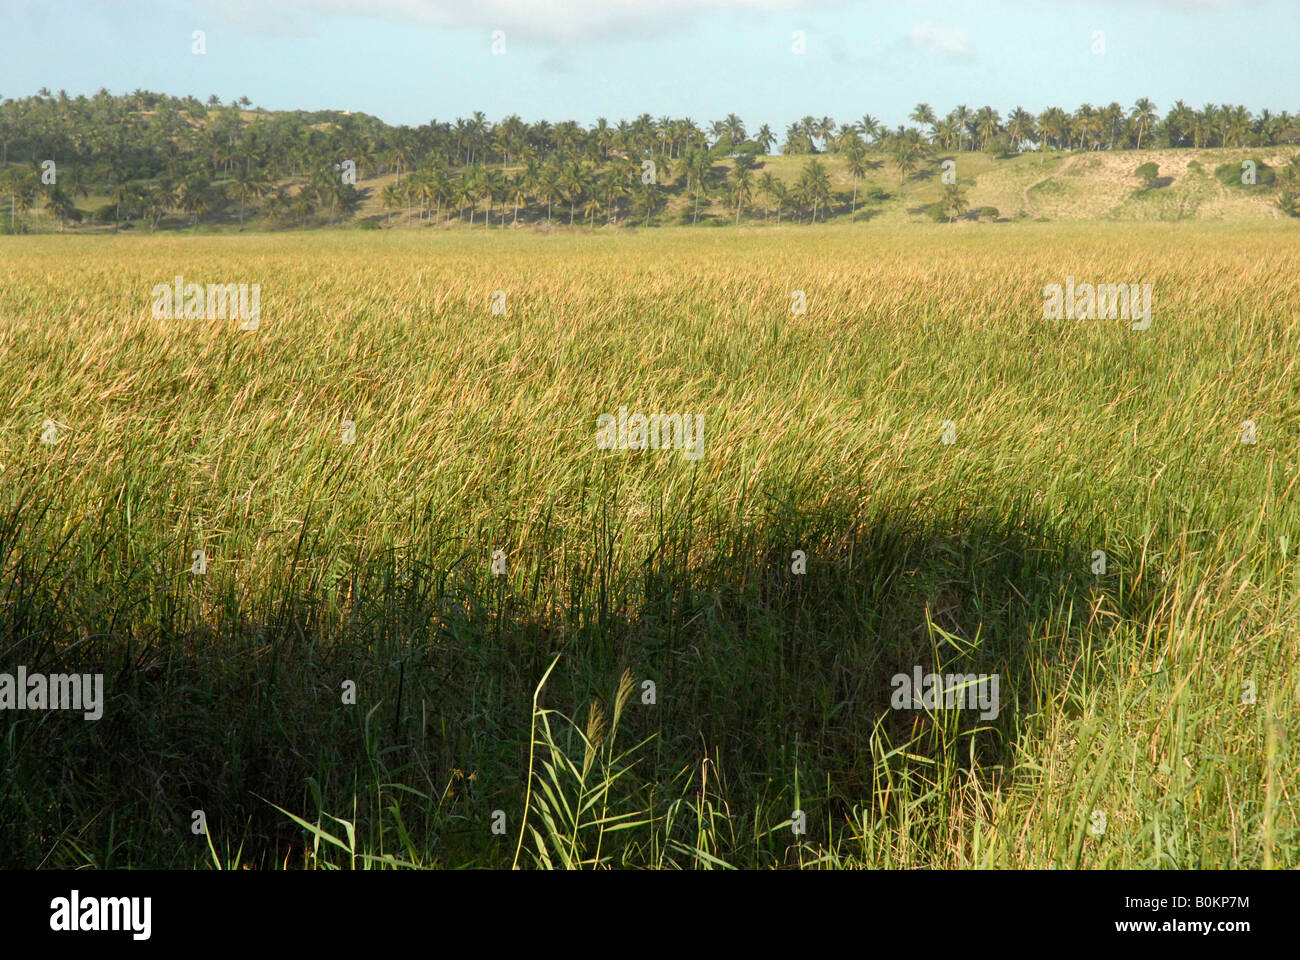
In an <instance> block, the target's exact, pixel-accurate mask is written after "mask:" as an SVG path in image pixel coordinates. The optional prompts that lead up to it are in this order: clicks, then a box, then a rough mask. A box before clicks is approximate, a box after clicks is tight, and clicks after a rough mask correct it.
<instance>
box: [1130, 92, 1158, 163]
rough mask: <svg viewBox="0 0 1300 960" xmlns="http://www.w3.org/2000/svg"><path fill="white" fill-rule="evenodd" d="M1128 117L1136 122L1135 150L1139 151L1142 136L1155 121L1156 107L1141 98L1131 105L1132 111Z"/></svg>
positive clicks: (1144, 98)
mask: <svg viewBox="0 0 1300 960" xmlns="http://www.w3.org/2000/svg"><path fill="white" fill-rule="evenodd" d="M1130 116H1131V117H1132V118H1133V119H1134V120H1136V121H1137V124H1138V139H1137V148H1138V149H1139V150H1141V149H1142V134H1144V133H1146V131H1147V128H1148V127H1149V126H1150V125H1151V123H1152V121H1154V120H1155V117H1156V105H1155V104H1154V103H1152V102H1151V101H1150V100H1148V99H1147V98H1146V97H1142V98H1141V99H1139V100H1138V101H1136V102H1135V103H1134V104H1133V110H1132V112H1131V113H1130Z"/></svg>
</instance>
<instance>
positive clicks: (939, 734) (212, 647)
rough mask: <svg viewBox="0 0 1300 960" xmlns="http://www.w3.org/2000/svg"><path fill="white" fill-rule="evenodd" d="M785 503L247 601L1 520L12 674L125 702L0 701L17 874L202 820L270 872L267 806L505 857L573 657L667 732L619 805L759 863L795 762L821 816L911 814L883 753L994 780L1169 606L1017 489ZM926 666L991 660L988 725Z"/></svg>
mask: <svg viewBox="0 0 1300 960" xmlns="http://www.w3.org/2000/svg"><path fill="white" fill-rule="evenodd" d="M794 499H795V498H794V497H793V496H792V495H789V494H784V493H780V492H771V493H769V494H766V495H764V497H763V498H762V499H761V502H751V503H750V504H748V505H742V507H740V508H736V509H737V510H738V511H739V513H738V514H728V515H726V516H723V515H720V514H715V513H710V512H708V511H700V510H697V509H696V508H695V507H693V506H692V505H691V504H689V503H688V504H685V505H682V506H680V507H677V508H674V509H673V510H671V511H669V510H663V509H657V510H651V512H650V515H649V517H648V518H647V519H645V520H644V521H643V522H645V523H648V524H650V527H649V528H648V529H651V530H653V531H654V537H653V544H654V545H653V547H652V548H650V549H649V550H648V551H647V552H643V553H640V554H636V555H632V554H630V553H627V552H625V551H624V550H623V548H621V547H620V546H619V544H620V543H622V542H623V534H624V529H623V528H624V525H625V524H626V522H627V521H626V519H625V514H624V513H623V512H622V511H621V510H620V509H619V508H618V507H617V506H614V505H609V504H600V503H589V504H582V505H579V509H580V510H581V511H582V513H581V516H583V517H585V518H586V522H585V526H584V527H583V529H585V530H586V537H585V542H583V543H574V542H572V540H570V541H567V542H566V541H565V540H564V539H563V538H561V537H560V536H559V535H558V534H557V533H556V532H554V531H551V530H540V531H539V530H533V531H532V533H531V534H530V537H529V540H528V543H527V544H526V547H525V549H524V550H523V551H522V552H519V553H517V554H516V555H513V556H511V557H509V559H508V573H507V575H506V576H504V577H493V576H492V575H491V574H490V572H489V559H488V555H487V551H486V550H482V551H480V550H473V551H472V552H470V553H465V554H462V555H461V556H459V557H455V558H449V559H446V560H443V561H440V562H434V561H433V560H431V559H430V558H432V557H435V556H440V557H447V546H446V544H447V543H449V542H452V543H454V542H461V541H463V539H464V538H463V531H462V536H460V537H457V536H456V532H455V531H454V530H452V529H450V528H445V529H444V528H438V529H434V528H433V527H429V528H426V529H424V530H422V532H421V535H420V537H421V539H420V540H419V542H418V543H417V544H416V545H414V546H412V547H410V548H408V549H403V550H387V551H384V552H381V553H377V554H375V555H372V556H364V555H360V554H354V555H352V556H349V557H347V558H346V560H345V562H343V563H334V564H332V563H330V562H328V561H325V560H321V561H320V562H315V561H312V560H310V559H307V560H304V559H303V558H296V559H297V562H294V563H289V564H286V568H293V569H295V570H297V573H296V574H294V575H292V576H291V575H289V574H288V573H286V574H285V580H284V581H283V582H279V583H272V584H266V585H264V590H263V591H262V593H261V594H260V596H261V597H262V599H260V600H256V601H242V600H240V599H238V598H237V596H236V593H235V591H234V587H233V586H232V585H231V584H224V585H222V584H220V583H212V584H209V583H206V582H204V583H197V582H196V581H198V579H199V578H194V577H187V576H183V577H181V578H178V577H176V576H175V575H165V574H164V573H163V571H162V567H163V564H161V563H158V562H156V561H154V560H151V559H149V557H148V555H147V554H143V553H141V552H140V551H135V552H132V551H131V550H129V549H126V547H127V543H126V541H125V540H124V539H123V538H124V537H125V536H126V532H125V531H117V530H113V529H107V528H101V529H100V530H99V531H97V533H96V536H97V538H98V540H97V541H95V542H97V543H104V541H105V539H106V541H107V542H106V543H104V546H105V547H106V549H99V550H93V549H86V550H82V551H79V550H78V549H77V548H76V547H77V545H76V543H75V539H74V541H72V548H71V549H69V547H68V545H67V544H65V546H64V553H63V554H61V555H59V556H57V557H52V556H50V555H46V556H41V557H38V556H36V555H35V554H34V553H28V554H23V553H21V552H19V551H18V550H16V549H15V548H16V545H17V541H16V539H15V535H16V533H17V530H18V526H19V525H18V524H17V522H16V515H15V514H11V515H10V516H8V517H0V521H3V524H2V525H0V562H2V564H3V565H2V566H0V570H3V571H4V580H3V582H2V583H0V586H3V592H0V605H2V606H0V609H3V611H4V614H5V617H4V628H3V634H0V671H7V672H11V673H12V672H13V669H14V668H15V667H16V666H18V665H24V666H26V667H27V669H28V672H29V673H34V672H46V673H56V672H66V671H71V670H76V671H80V672H103V673H104V674H105V693H106V699H107V704H106V706H105V710H104V716H103V719H102V720H99V721H96V722H87V721H85V720H83V719H81V717H80V715H79V714H76V715H70V714H68V713H53V712H33V711H27V712H18V711H5V712H3V713H0V742H3V743H4V745H5V751H6V758H5V763H4V765H3V770H2V771H0V798H2V799H0V813H2V814H3V815H2V816H0V851H4V852H3V854H0V865H2V866H5V867H36V866H42V865H43V866H72V865H84V864H88V863H89V864H94V865H95V866H99V867H121V866H135V867H144V866H150V867H181V866H193V865H197V864H202V863H204V862H210V858H209V854H208V851H207V838H206V837H203V836H198V835H195V834H194V833H193V832H192V830H191V824H192V822H193V820H192V817H193V812H194V811H196V810H202V811H203V813H204V816H205V817H206V821H207V824H208V826H209V829H210V831H211V832H212V836H213V843H214V846H216V848H217V851H218V855H219V856H220V857H222V859H223V861H225V860H226V859H227V858H229V857H230V856H232V855H233V853H234V851H235V850H236V849H240V848H242V859H243V860H244V861H245V862H247V863H250V864H252V865H254V866H256V867H261V868H269V867H274V866H278V865H282V864H285V863H287V864H288V865H289V866H301V865H303V863H304V862H305V858H306V855H307V851H308V850H309V849H310V842H309V841H308V840H306V839H305V834H304V831H303V830H302V829H300V828H299V827H297V826H295V825H294V824H293V823H292V822H291V821H290V820H289V819H288V818H287V817H285V816H284V815H283V814H281V813H280V812H278V811H276V810H275V809H274V808H273V807H272V806H271V804H272V803H274V804H276V805H279V806H281V807H283V808H284V809H286V810H288V811H291V812H293V813H296V814H297V815H299V816H301V817H303V818H304V819H306V820H308V821H315V820H316V819H317V818H318V816H319V815H320V813H321V812H322V811H324V812H327V813H330V814H334V815H336V816H339V817H344V818H346V819H349V820H353V819H355V821H356V822H357V830H358V835H359V840H358V847H359V848H361V849H368V850H376V849H378V847H379V835H380V834H381V833H382V834H383V836H384V837H385V838H387V839H386V841H385V848H386V849H387V850H388V852H390V853H391V852H394V849H393V848H394V846H396V848H397V851H396V852H397V853H398V854H399V856H403V857H406V856H409V858H410V859H412V860H415V861H418V862H422V863H425V864H438V865H442V866H464V865H480V866H505V865H508V864H509V862H510V856H511V855H512V854H513V849H514V837H513V834H512V835H511V836H510V837H508V838H507V837H502V836H499V835H494V834H493V833H492V832H491V830H490V827H489V825H490V822H491V819H492V815H493V811H495V810H503V811H506V815H507V817H508V823H509V826H510V829H511V831H514V830H516V829H517V824H518V816H519V814H520V813H521V812H522V810H523V796H524V788H525V783H526V779H527V777H526V771H527V770H528V761H529V742H530V734H529V730H530V721H531V719H532V711H531V703H532V697H533V693H534V690H535V689H536V687H537V684H538V681H539V679H540V678H541V677H542V675H543V674H544V673H545V672H546V670H547V668H548V666H549V665H550V664H551V663H552V662H554V661H555V658H556V657H557V656H558V657H559V660H558V663H557V664H556V667H555V670H554V671H553V673H552V674H551V677H550V680H549V682H548V683H547V685H546V687H545V688H544V689H543V690H542V692H541V698H540V703H541V704H542V705H543V706H550V707H554V708H555V709H558V710H560V711H561V712H563V713H564V714H566V715H569V716H571V717H573V718H574V719H575V721H577V722H578V723H581V721H582V718H581V717H579V716H578V714H579V712H580V711H582V710H584V709H585V707H586V705H587V704H588V703H590V702H593V701H595V700H599V699H602V698H606V697H608V696H609V694H610V693H611V691H613V690H614V688H615V687H616V686H617V684H618V680H619V677H620V675H621V674H622V673H623V671H624V670H630V672H631V675H632V678H633V680H634V681H635V695H634V697H633V699H632V701H631V702H630V703H629V704H628V706H627V707H626V708H625V710H624V713H623V724H624V728H623V729H624V731H625V732H623V733H620V738H621V739H623V740H624V741H625V742H626V743H627V744H629V745H630V744H632V743H636V742H640V741H642V740H647V742H646V743H645V745H644V746H643V747H642V748H641V749H640V751H639V752H638V754H637V757H636V760H635V763H633V764H630V765H629V766H628V769H627V771H626V772H625V775H624V777H623V779H622V780H621V781H620V785H619V788H618V791H617V795H616V796H614V797H613V798H612V799H611V802H613V803H622V804H625V805H626V806H628V808H629V809H639V808H648V807H649V808H662V807H663V806H664V805H666V804H670V803H671V802H672V801H673V800H674V799H679V798H681V797H682V796H684V795H687V794H689V793H691V792H694V793H695V794H698V795H703V794H705V793H707V794H708V795H709V796H711V797H712V796H716V799H717V803H718V806H719V808H724V807H725V809H726V810H727V811H728V817H729V818H730V819H729V822H728V829H729V830H730V831H731V832H732V841H733V843H732V844H731V845H730V849H720V850H718V851H717V855H719V856H723V857H724V858H733V860H734V861H736V862H739V864H740V865H765V864H770V863H772V862H775V861H776V860H778V859H779V849H780V848H781V847H782V845H783V843H784V842H786V841H788V840H789V834H788V831H786V832H785V833H784V835H783V836H782V837H780V838H778V837H776V836H775V833H776V831H775V828H776V827H777V826H778V824H779V821H780V817H781V816H786V817H788V816H789V811H790V810H791V809H793V805H794V803H795V793H794V783H795V780H796V778H797V779H798V781H799V783H800V784H802V785H803V787H802V796H801V798H800V800H799V803H800V804H801V805H802V808H803V809H804V810H806V811H809V813H810V816H815V817H821V818H822V819H821V820H820V822H822V823H825V822H826V819H827V818H836V819H839V818H841V817H842V816H845V815H847V814H848V813H849V811H851V810H852V809H853V808H854V807H855V806H865V807H872V806H881V807H883V806H885V805H887V804H888V803H890V802H892V801H890V800H889V799H888V798H887V797H885V796H884V795H883V794H882V793H881V792H880V790H881V788H880V784H881V782H882V767H883V766H888V767H889V768H890V774H891V776H893V777H895V778H896V777H898V776H909V775H921V776H925V777H930V778H932V779H935V781H936V782H939V781H942V780H943V779H944V778H943V777H942V776H940V775H939V774H940V772H942V771H946V772H947V774H948V775H950V774H952V773H955V772H959V771H970V772H972V773H973V774H975V775H977V776H979V777H981V778H983V779H985V780H986V781H988V782H990V783H993V782H994V781H996V780H998V779H999V778H1002V779H1003V780H1005V777H1006V776H1008V775H1009V772H1008V771H1009V770H1010V768H1011V767H1012V766H1013V765H1014V762H1015V756H1014V750H1013V745H1014V743H1015V742H1016V736H1017V733H1018V731H1019V730H1020V729H1021V726H1022V725H1023V724H1024V723H1025V722H1026V718H1027V717H1029V716H1030V715H1032V714H1035V713H1040V712H1042V711H1046V710H1052V709H1060V705H1061V703H1062V689H1061V687H1062V685H1063V684H1065V683H1066V682H1067V681H1066V680H1065V679H1063V678H1065V677H1067V676H1076V679H1081V678H1077V671H1073V670H1071V666H1072V665H1073V664H1074V663H1075V660H1076V658H1077V657H1078V656H1079V655H1080V652H1081V649H1082V647H1083V646H1085V645H1086V644H1089V643H1095V642H1100V641H1102V640H1104V638H1105V635H1106V633H1107V631H1109V630H1110V629H1112V628H1113V626H1114V625H1115V624H1118V623H1120V622H1122V621H1125V620H1134V619H1140V618H1141V617H1143V616H1144V615H1145V613H1146V611H1147V610H1148V609H1149V608H1150V605H1151V602H1152V599H1151V597H1150V596H1148V595H1146V594H1144V593H1141V592H1139V593H1126V594H1124V595H1121V593H1120V590H1119V587H1118V583H1119V578H1117V577H1115V576H1113V575H1110V576H1105V577H1099V576H1096V575H1094V574H1093V573H1092V572H1091V571H1090V564H1091V563H1092V560H1091V552H1092V549H1093V546H1094V545H1093V544H1089V543H1081V542H1070V541H1068V540H1062V539H1061V538H1060V537H1059V536H1057V535H1056V534H1055V533H1054V532H1053V531H1054V526H1053V524H1051V523H1050V522H1048V520H1047V519H1046V518H1043V517H1040V516H1036V514H1035V512H1034V510H1033V508H1032V507H1031V505H1030V504H1029V503H1027V502H1026V503H1023V504H1018V505H1016V507H1015V509H1012V510H1009V511H1007V513H1006V515H990V514H984V513H979V512H975V513H961V514H954V515H952V516H951V517H949V518H948V519H946V520H938V519H935V518H934V517H933V515H930V514H926V515H923V514H921V513H919V512H913V511H912V510H910V509H907V508H901V509H894V508H890V507H880V508H864V507H862V506H860V505H859V504H856V503H847V502H843V503H835V504H830V505H823V506H820V507H819V508H818V509H816V510H815V511H809V510H807V509H797V508H796V507H795V506H794ZM804 499H809V498H804ZM643 515H644V514H643ZM34 522H36V523H39V522H40V519H39V518H38V519H37V520H36V521H34ZM137 522H138V521H137ZM510 533H511V531H509V530H498V531H493V532H492V536H491V537H489V538H487V539H486V541H485V542H513V541H512V539H511V537H510ZM476 539H481V538H476ZM306 542H310V537H309V536H307V537H306ZM90 543H91V541H90V540H87V543H86V544H85V545H83V546H88V545H89V544H90ZM796 551H801V552H802V554H803V557H804V558H806V568H802V565H801V563H800V558H799V555H798V554H796ZM70 557H86V558H88V559H85V560H77V561H73V562H71V564H70V565H69V562H68V560H69V558H70ZM106 558H115V559H114V560H113V561H112V562H109V561H108V560H107V559H106ZM123 558H128V559H123ZM130 558H135V559H130ZM52 560H53V561H55V562H56V563H60V564H62V566H63V567H67V568H68V569H69V574H68V576H67V577H66V578H60V579H58V580H54V579H50V577H49V574H48V571H49V570H50V569H51V567H52V566H54V565H55V564H53V563H51V561H52ZM1122 560H1123V558H1117V557H1112V558H1111V563H1112V564H1113V565H1116V566H1119V565H1121V564H1122ZM800 568H802V569H804V570H805V572H796V570H797V569H800ZM327 570H333V571H334V572H332V573H328V574H327V573H326V571H327ZM312 571H314V572H312ZM200 610H202V611H205V612H204V613H203V614H202V615H200V613H199V611H200ZM916 668H920V669H921V671H922V672H923V673H929V672H932V671H934V672H940V673H944V674H948V673H954V674H955V673H960V674H976V675H994V674H996V675H998V677H999V679H1000V683H999V699H1000V702H999V704H998V706H999V711H998V713H997V716H996V717H990V718H987V719H981V718H980V716H979V712H978V711H977V710H956V709H954V710H936V711H928V710H923V709H922V710H917V709H902V710H900V709H893V708H891V695H892V694H893V692H894V686H893V685H892V683H891V680H892V678H894V677H895V676H896V675H898V674H903V675H907V676H909V677H910V676H911V675H912V674H913V672H914V670H915V669H916ZM647 681H650V682H652V683H653V691H654V693H653V701H654V702H653V703H647V702H643V701H644V700H645V699H647V698H648V697H649V688H648V687H647V686H646V682H647ZM349 682H350V683H354V684H355V687H356V697H355V705H351V704H345V703H344V702H343V700H344V690H345V684H346V683H349ZM903 747H905V748H906V749H905V750H899V749H898V748H903ZM909 756H910V758H911V759H909ZM579 758H580V754H579ZM918 765H921V766H918ZM924 765H928V766H924ZM909 770H910V771H911V773H909ZM918 771H919V774H918ZM706 784H707V788H708V789H707V791H706ZM940 792H941V791H940ZM941 800H942V798H940V797H936V798H934V799H933V800H932V801H931V802H932V803H940V802H941ZM354 804H355V807H354ZM773 811H777V812H775V813H774V812H773ZM779 811H784V813H780V812H779ZM691 820H692V824H693V823H694V817H692V818H691ZM839 822H841V823H842V822H843V821H842V820H839ZM324 825H325V826H326V827H327V828H329V821H326V822H325V824H324ZM340 829H341V828H338V827H335V828H334V831H335V832H338V831H339V830H340ZM692 829H694V828H693V827H692ZM763 831H768V833H763ZM759 834H762V835H763V836H765V837H767V838H768V839H767V840H765V841H763V843H759V844H757V845H756V842H755V840H754V837H755V836H758V835H759ZM746 835H748V837H749V840H748V842H746V840H745V837H746ZM394 836H398V837H401V838H403V839H402V841H401V842H399V843H397V844H394V843H393V840H392V837H394ZM613 837H615V838H617V840H618V842H617V844H616V843H615V842H614V841H613V840H611V841H610V846H609V848H608V849H607V851H606V852H607V853H608V854H610V855H616V854H617V855H619V856H624V857H628V858H631V860H632V861H635V860H636V858H637V857H639V856H641V855H642V853H643V852H644V849H645V845H646V844H647V843H649V839H650V838H649V837H648V835H647V834H646V833H645V832H638V831H635V830H629V831H626V832H624V833H620V834H616V835H613ZM737 837H739V839H736V838H737ZM768 846H770V848H771V849H770V850H769V849H768ZM764 851H766V853H765V852H764ZM765 856H766V859H764V857H765ZM345 859H346V858H345ZM670 859H671V858H670ZM682 862H683V863H688V861H687V860H685V859H683V860H682Z"/></svg>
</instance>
